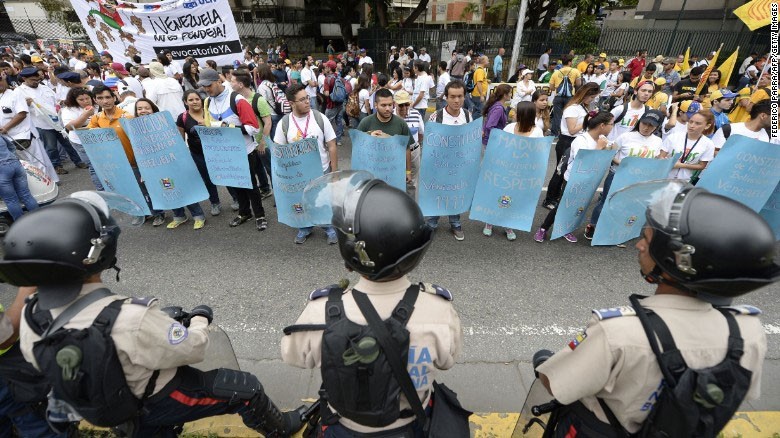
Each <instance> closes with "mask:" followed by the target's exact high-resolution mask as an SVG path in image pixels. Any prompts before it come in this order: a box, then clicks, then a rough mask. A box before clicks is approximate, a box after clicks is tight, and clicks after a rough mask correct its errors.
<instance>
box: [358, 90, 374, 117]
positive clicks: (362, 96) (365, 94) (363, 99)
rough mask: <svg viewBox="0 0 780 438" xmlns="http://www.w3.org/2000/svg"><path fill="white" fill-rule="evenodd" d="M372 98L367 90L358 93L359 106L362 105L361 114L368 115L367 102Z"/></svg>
mask: <svg viewBox="0 0 780 438" xmlns="http://www.w3.org/2000/svg"><path fill="white" fill-rule="evenodd" d="M369 97H371V95H370V94H369V93H368V90H367V89H365V88H364V89H362V90H360V91H359V92H358V105H360V112H361V113H363V114H368V113H367V112H366V100H367V99H368V98H369Z"/></svg>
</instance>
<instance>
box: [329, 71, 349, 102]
mask: <svg viewBox="0 0 780 438" xmlns="http://www.w3.org/2000/svg"><path fill="white" fill-rule="evenodd" d="M347 96H349V91H347V87H346V85H344V79H343V78H342V77H341V76H339V75H336V81H335V82H334V83H333V89H332V90H331V91H330V100H331V101H332V102H333V103H343V102H344V101H345V100H347Z"/></svg>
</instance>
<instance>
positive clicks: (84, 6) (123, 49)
mask: <svg viewBox="0 0 780 438" xmlns="http://www.w3.org/2000/svg"><path fill="white" fill-rule="evenodd" d="M71 4H72V5H73V10H74V11H76V14H78V16H79V20H81V24H82V25H83V26H84V29H85V30H86V32H87V35H89V39H90V40H91V41H92V44H94V45H95V47H96V48H97V49H98V51H100V52H102V51H104V50H108V52H109V53H111V55H112V56H113V57H114V61H116V62H121V63H122V64H124V63H126V62H131V61H132V57H133V56H134V55H140V56H141V59H142V60H144V62H148V61H149V60H151V59H155V58H157V54H159V53H160V52H161V51H163V50H170V51H171V55H173V59H175V60H183V59H185V58H186V57H188V56H193V57H195V58H196V59H198V61H199V62H200V64H201V65H204V64H205V61H206V60H207V59H213V60H214V61H216V63H217V65H229V64H232V63H233V61H234V60H237V59H242V58H243V57H242V55H241V41H240V39H239V37H238V29H237V28H236V23H235V20H234V19H233V12H232V11H231V10H230V4H229V3H228V1H227V0H165V1H160V2H150V3H131V2H124V1H119V0H71Z"/></svg>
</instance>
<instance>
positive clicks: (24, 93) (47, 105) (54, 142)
mask: <svg viewBox="0 0 780 438" xmlns="http://www.w3.org/2000/svg"><path fill="white" fill-rule="evenodd" d="M19 77H21V78H22V79H23V80H24V83H23V84H22V85H20V86H18V87H16V90H14V93H18V94H19V99H24V100H25V102H26V103H27V106H28V108H29V114H30V115H32V122H33V126H35V128H36V130H37V131H38V135H39V136H40V139H41V141H42V142H43V147H44V148H46V153H47V154H48V155H49V159H50V160H51V164H52V166H54V170H55V171H56V172H57V174H59V175H62V174H66V173H68V171H67V170H65V169H63V167H62V159H61V158H60V151H59V149H58V145H59V146H61V147H62V148H63V149H65V152H66V153H67V154H68V156H69V157H70V159H71V161H73V164H75V165H76V167H78V168H79V169H87V168H88V167H89V166H87V165H86V164H85V163H84V160H82V159H81V157H80V156H79V154H78V152H76V149H74V148H73V145H72V144H70V140H68V138H67V137H65V135H64V134H63V133H62V131H60V129H62V123H61V122H60V120H59V115H58V114H57V109H56V98H55V96H54V91H53V90H52V89H51V88H49V87H46V86H41V85H40V83H41V76H40V74H39V73H38V69H37V68H35V67H25V68H23V69H22V71H21V72H20V73H19ZM63 131H64V130H63Z"/></svg>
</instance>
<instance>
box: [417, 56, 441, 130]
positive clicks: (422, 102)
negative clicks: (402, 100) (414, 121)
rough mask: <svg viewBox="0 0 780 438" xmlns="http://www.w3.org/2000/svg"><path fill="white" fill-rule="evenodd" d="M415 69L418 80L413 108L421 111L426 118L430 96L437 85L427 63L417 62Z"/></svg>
mask: <svg viewBox="0 0 780 438" xmlns="http://www.w3.org/2000/svg"><path fill="white" fill-rule="evenodd" d="M413 68H414V74H415V75H416V76H417V78H416V79H415V80H414V92H413V94H412V108H414V109H416V110H418V111H420V114H422V115H423V117H425V112H426V111H427V110H428V97H429V96H428V94H429V93H430V90H431V88H433V87H434V86H436V84H434V83H433V79H432V78H431V76H430V75H429V74H428V71H427V68H426V64H425V63H423V62H422V61H420V60H417V61H415V62H414V64H413Z"/></svg>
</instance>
